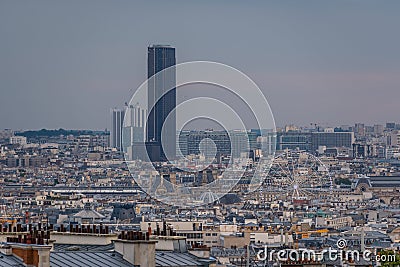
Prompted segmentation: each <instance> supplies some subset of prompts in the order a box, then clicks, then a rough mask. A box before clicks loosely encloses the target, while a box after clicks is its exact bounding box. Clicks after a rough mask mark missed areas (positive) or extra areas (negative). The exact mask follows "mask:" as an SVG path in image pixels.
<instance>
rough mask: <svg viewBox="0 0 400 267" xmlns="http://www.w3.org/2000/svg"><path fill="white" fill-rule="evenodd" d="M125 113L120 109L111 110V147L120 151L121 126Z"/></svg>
mask: <svg viewBox="0 0 400 267" xmlns="http://www.w3.org/2000/svg"><path fill="white" fill-rule="evenodd" d="M124 115H125V112H124V110H122V109H117V108H114V109H112V110H111V136H110V140H111V147H113V148H117V149H118V150H122V124H123V122H124Z"/></svg>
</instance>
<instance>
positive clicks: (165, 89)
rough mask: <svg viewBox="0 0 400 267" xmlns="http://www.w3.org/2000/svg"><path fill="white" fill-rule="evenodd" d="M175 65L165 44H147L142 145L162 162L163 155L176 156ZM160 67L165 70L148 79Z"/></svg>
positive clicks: (169, 157) (170, 157) (152, 158)
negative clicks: (143, 136)
mask: <svg viewBox="0 0 400 267" xmlns="http://www.w3.org/2000/svg"><path fill="white" fill-rule="evenodd" d="M175 64H176V59H175V48H173V47H171V46H168V45H153V46H149V47H148V54H147V67H148V71H147V73H148V78H149V82H148V112H149V116H148V121H147V142H146V143H147V146H146V147H147V151H148V153H149V156H150V159H151V160H152V161H165V160H166V159H167V158H168V159H173V158H175V157H176V115H175V107H176V75H175V67H173V66H175ZM162 70H165V71H163V72H162V73H160V74H158V75H156V76H155V77H154V78H153V79H150V78H151V77H152V76H153V75H155V74H157V73H158V72H160V71H162ZM150 148H151V149H150Z"/></svg>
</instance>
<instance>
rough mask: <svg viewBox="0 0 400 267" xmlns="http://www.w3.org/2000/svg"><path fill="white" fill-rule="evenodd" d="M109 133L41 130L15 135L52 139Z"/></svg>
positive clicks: (106, 133) (105, 133)
mask: <svg viewBox="0 0 400 267" xmlns="http://www.w3.org/2000/svg"><path fill="white" fill-rule="evenodd" d="M108 134H109V132H106V131H93V130H65V129H61V128H60V129H55V130H48V129H41V130H37V131H24V132H16V133H15V135H19V136H25V137H27V138H32V137H54V136H60V135H73V136H78V135H108Z"/></svg>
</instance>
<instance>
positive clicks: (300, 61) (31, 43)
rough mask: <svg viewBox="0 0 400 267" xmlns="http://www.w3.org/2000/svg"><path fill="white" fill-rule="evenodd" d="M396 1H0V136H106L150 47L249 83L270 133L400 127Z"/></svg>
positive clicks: (140, 76)
mask: <svg viewBox="0 0 400 267" xmlns="http://www.w3.org/2000/svg"><path fill="white" fill-rule="evenodd" d="M399 14H400V1H397V0H393V1H388V0H385V1H378V0H376V1H369V0H358V1H352V0H347V1H339V0H338V1H321V0H315V1H307V0H304V1H295V0H293V1H283V0H280V1H232V0H229V1H215V0H212V1H211V0H210V1H205V0H203V1H187V0H182V1H173V0H171V1H150V0H146V1H133V0H126V1H120V0H112V1H111V0H107V1H101V0H93V1H89V0H76V1H72V0H69V1H56V0H48V1H18V0H17V1H16V0H9V1H6V0H0V90H1V97H0V129H4V128H13V129H40V128H60V127H62V128H74V129H104V128H106V127H107V128H109V121H110V119H109V111H110V108H111V107H117V106H120V107H122V106H123V103H124V102H128V101H129V98H130V96H131V94H132V93H133V90H134V89H136V88H137V87H138V86H139V85H140V84H141V83H142V82H143V81H144V79H145V78H146V64H147V63H146V55H147V46H148V45H149V44H153V43H161V44H171V45H173V46H175V47H176V49H177V51H176V53H177V61H178V62H185V61H192V60H211V61H217V62H222V63H226V64H228V65H231V66H233V67H235V68H237V69H239V70H241V71H243V72H244V73H246V74H247V75H249V76H250V77H251V78H252V79H253V80H254V81H255V82H256V83H257V84H258V85H259V86H260V88H262V90H263V92H264V93H265V95H266V97H267V99H268V101H269V103H270V105H271V108H272V110H273V113H274V115H275V119H276V121H277V124H278V125H284V124H285V123H297V124H303V125H309V123H310V122H318V123H322V124H323V123H329V124H339V125H340V124H353V123H354V122H365V123H370V124H373V123H376V122H381V123H384V122H386V121H397V122H400V118H399V117H400V116H399V114H400V104H399V103H400V34H399V29H400V15H399Z"/></svg>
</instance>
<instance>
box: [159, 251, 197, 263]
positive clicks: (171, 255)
mask: <svg viewBox="0 0 400 267" xmlns="http://www.w3.org/2000/svg"><path fill="white" fill-rule="evenodd" d="M156 266H204V263H202V262H200V261H198V260H196V259H195V257H193V256H191V255H189V253H177V252H160V251H157V252H156Z"/></svg>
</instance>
